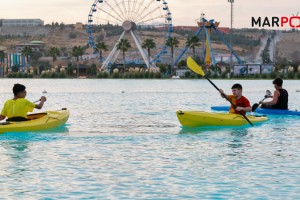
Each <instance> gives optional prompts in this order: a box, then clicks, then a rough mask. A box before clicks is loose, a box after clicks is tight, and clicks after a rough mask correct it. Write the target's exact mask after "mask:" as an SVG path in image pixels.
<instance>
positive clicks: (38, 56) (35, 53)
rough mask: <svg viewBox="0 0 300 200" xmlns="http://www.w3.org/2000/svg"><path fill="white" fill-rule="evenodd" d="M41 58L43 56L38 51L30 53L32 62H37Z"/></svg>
mask: <svg viewBox="0 0 300 200" xmlns="http://www.w3.org/2000/svg"><path fill="white" fill-rule="evenodd" d="M42 56H43V54H42V53H41V52H40V51H34V52H32V55H31V59H32V60H33V61H38V60H39V58H40V57H42Z"/></svg>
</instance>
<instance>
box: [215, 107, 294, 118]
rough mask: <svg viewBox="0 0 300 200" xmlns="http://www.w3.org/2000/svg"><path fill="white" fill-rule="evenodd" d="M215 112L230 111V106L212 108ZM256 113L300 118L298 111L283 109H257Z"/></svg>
mask: <svg viewBox="0 0 300 200" xmlns="http://www.w3.org/2000/svg"><path fill="white" fill-rule="evenodd" d="M211 109H212V110H214V111H229V106H212V107H211ZM255 112H256V113H260V114H264V115H296V116H300V111H297V110H281V109H267V108H257V109H256V110H255Z"/></svg>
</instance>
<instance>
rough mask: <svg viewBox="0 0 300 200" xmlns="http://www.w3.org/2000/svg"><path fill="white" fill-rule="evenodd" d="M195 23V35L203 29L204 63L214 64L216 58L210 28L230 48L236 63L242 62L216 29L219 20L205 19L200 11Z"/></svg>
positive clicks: (186, 48)
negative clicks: (196, 27) (198, 18)
mask: <svg viewBox="0 0 300 200" xmlns="http://www.w3.org/2000/svg"><path fill="white" fill-rule="evenodd" d="M197 24H198V26H199V29H198V31H197V32H196V33H195V36H197V37H199V36H200V33H201V32H202V31H203V30H204V33H205V38H206V39H205V48H204V58H205V64H206V65H212V64H213V65H216V64H217V63H216V59H215V56H214V51H213V48H212V44H211V39H210V38H211V37H210V36H211V32H212V30H214V31H215V32H216V33H217V35H218V36H219V38H220V39H221V40H222V41H223V43H224V44H225V45H226V46H227V48H228V49H229V50H230V52H231V53H232V54H233V55H234V56H235V58H236V59H237V61H238V63H239V64H241V63H243V61H242V60H241V59H240V58H239V56H238V55H237V54H236V52H235V51H234V50H233V48H232V47H231V45H230V44H228V42H227V41H226V40H225V38H224V37H223V35H222V33H221V32H220V31H219V30H218V27H219V24H220V22H215V21H214V19H211V20H209V21H208V20H206V19H205V15H204V14H203V13H202V14H201V18H200V20H199V21H197ZM188 49H189V46H186V47H185V48H184V49H183V50H182V52H181V53H180V55H179V56H178V57H177V58H176V60H175V61H174V63H173V65H172V67H173V66H175V65H176V64H177V63H178V62H179V60H180V59H181V57H182V56H183V55H184V54H185V53H186V51H187V50H188Z"/></svg>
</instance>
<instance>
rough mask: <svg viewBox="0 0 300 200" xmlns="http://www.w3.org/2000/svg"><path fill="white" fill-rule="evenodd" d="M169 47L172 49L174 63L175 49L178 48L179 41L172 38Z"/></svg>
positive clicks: (169, 39)
mask: <svg viewBox="0 0 300 200" xmlns="http://www.w3.org/2000/svg"><path fill="white" fill-rule="evenodd" d="M166 44H167V46H168V47H170V48H171V54H172V62H174V48H175V47H178V44H179V40H178V39H177V38H176V37H170V38H168V40H167V43H166Z"/></svg>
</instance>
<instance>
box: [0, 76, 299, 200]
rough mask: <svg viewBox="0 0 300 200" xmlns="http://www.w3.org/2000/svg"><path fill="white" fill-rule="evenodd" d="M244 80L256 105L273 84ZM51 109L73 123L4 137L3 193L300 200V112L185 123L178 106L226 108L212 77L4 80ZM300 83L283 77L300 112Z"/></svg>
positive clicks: (7, 93)
mask: <svg viewBox="0 0 300 200" xmlns="http://www.w3.org/2000/svg"><path fill="white" fill-rule="evenodd" d="M214 82H215V83H216V85H218V86H219V87H220V88H222V89H224V91H225V92H227V93H230V91H231V90H230V88H231V86H232V84H234V83H236V82H239V83H241V84H242V85H243V87H244V95H245V96H246V97H248V99H249V100H250V101H251V104H253V103H256V102H258V101H259V100H261V99H262V98H263V96H264V95H265V91H266V90H267V89H269V90H271V91H273V85H272V81H271V80H257V81H255V80H243V81H241V80H215V81H214ZM0 83H1V87H0V92H1V96H0V104H1V105H3V103H4V102H5V101H6V100H7V99H8V98H11V97H12V92H11V91H12V86H13V84H14V83H22V84H25V85H26V86H27V99H29V100H32V101H35V100H37V99H39V97H40V96H41V95H43V94H42V91H43V90H46V91H47V93H46V94H45V95H46V97H47V99H48V100H47V102H46V104H45V106H44V108H43V110H56V109H60V108H63V107H66V108H68V109H69V110H70V112H71V116H70V118H69V120H68V122H67V125H66V126H65V127H61V128H59V129H55V130H51V131H45V132H40V133H30V132H28V133H5V134H1V135H0V154H1V156H0V187H1V189H0V199H299V198H300V190H299V188H300V148H299V147H300V123H299V122H300V117H295V116H293V117H291V116H285V117H284V116H281V117H279V116H270V117H269V120H268V121H267V122H266V123H264V124H262V125H259V126H255V127H243V128H226V129H217V128H216V129H202V130H199V129H189V130H186V129H182V128H181V127H180V124H179V122H178V120H177V118H176V114H175V112H176V110H180V109H181V110H204V111H210V106H215V105H226V104H227V103H226V102H225V100H224V99H222V98H220V96H219V94H218V92H217V91H216V90H215V89H214V88H213V87H212V86H211V85H210V84H209V83H208V81H206V80H99V79H95V80H88V79H79V80H76V79H70V80H68V79H66V80H64V79H60V80H55V79H1V80H0ZM299 83H300V81H296V80H295V81H284V87H285V88H286V89H287V90H288V91H289V100H290V101H289V103H290V104H289V105H290V108H291V109H298V110H300V105H299V102H300V92H296V91H297V90H300V84H299Z"/></svg>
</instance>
